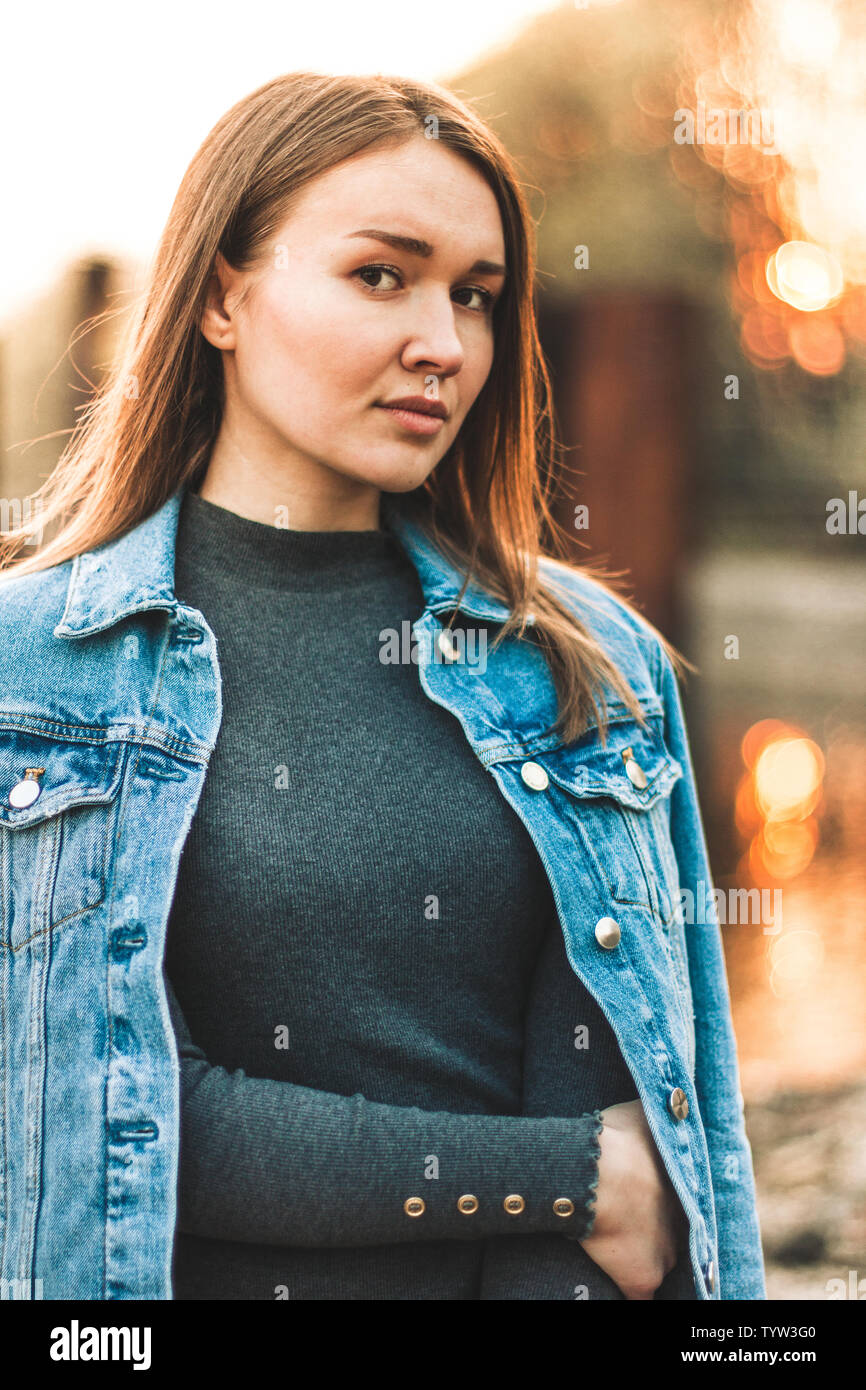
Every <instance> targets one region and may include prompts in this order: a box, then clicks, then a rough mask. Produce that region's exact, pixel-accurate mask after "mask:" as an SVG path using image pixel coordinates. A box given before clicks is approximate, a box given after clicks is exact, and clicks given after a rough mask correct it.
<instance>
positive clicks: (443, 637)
mask: <svg viewBox="0 0 866 1390" xmlns="http://www.w3.org/2000/svg"><path fill="white" fill-rule="evenodd" d="M436 646H437V647H438V648H439V650H440V652H441V653H442V655H443V656H444V658H445V660H446V661H456V660H457V658H458V657H459V655H460V653H459V652H458V650H457V648H456V647H455V645H454V641H453V638H452V637H451V634H450V632H445V631H444V630H443V631H442V632H440V633H439V636H438V637H437V638H436Z"/></svg>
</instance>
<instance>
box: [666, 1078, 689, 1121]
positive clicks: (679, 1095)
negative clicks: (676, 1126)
mask: <svg viewBox="0 0 866 1390" xmlns="http://www.w3.org/2000/svg"><path fill="white" fill-rule="evenodd" d="M668 1108H669V1109H670V1112H671V1114H672V1115H673V1117H674V1119H675V1120H684V1119H685V1118H686V1116H687V1115H688V1113H689V1103H688V1100H687V1099H686V1093H685V1091H683V1090H681V1089H680V1087H679V1086H677V1087H676V1088H675V1089H674V1090H673V1091H671V1093H670V1095H669V1096H668Z"/></svg>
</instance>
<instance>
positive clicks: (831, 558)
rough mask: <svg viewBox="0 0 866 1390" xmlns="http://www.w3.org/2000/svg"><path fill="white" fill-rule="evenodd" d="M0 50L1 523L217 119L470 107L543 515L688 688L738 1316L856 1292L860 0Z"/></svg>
mask: <svg viewBox="0 0 866 1390" xmlns="http://www.w3.org/2000/svg"><path fill="white" fill-rule="evenodd" d="M239 23H242V24H243V26H244V27H243V29H242V30H240V29H239ZM6 30H7V53H8V54H10V55H11V54H14V55H15V62H14V64H13V63H9V64H8V71H7V74H6V78H5V79H4V91H3V93H2V97H0V109H3V108H5V109H4V110H3V115H4V117H5V120H4V129H5V131H6V140H5V142H4V146H5V148H4V173H5V178H4V185H5V188H6V193H7V212H6V217H5V218H4V219H3V223H2V226H0V238H2V241H3V242H4V243H5V245H4V246H3V253H4V254H3V260H2V264H3V275H2V283H0V443H2V451H0V494H2V495H0V530H4V531H5V530H7V529H9V528H10V527H11V526H13V525H17V524H19V523H20V521H21V519H22V518H24V519H26V518H28V516H29V515H30V512H29V510H28V509H29V507H30V503H29V494H30V493H31V492H32V491H33V490H34V489H35V488H36V487H38V486H39V485H40V483H41V481H42V480H43V479H44V478H45V477H46V476H47V475H48V474H49V473H50V471H51V469H52V468H53V466H54V464H55V463H56V461H57V458H58V457H59V454H60V451H61V449H62V447H63V443H64V442H65V438H66V434H65V433H64V432H65V431H68V430H69V429H70V427H71V426H72V424H73V422H74V420H75V418H76V412H77V411H78V410H79V409H80V408H81V407H82V406H83V405H84V404H86V402H87V400H88V399H89V394H90V392H91V391H92V389H93V387H94V386H95V385H96V384H98V382H99V380H100V376H101V373H102V371H103V370H104V368H105V366H106V364H107V363H108V362H109V361H110V359H111V354H112V351H113V347H114V344H115V342H116V336H115V334H116V322H117V321H115V322H109V323H107V324H106V323H103V324H100V325H99V326H98V327H96V328H95V329H93V330H91V331H87V329H88V320H90V319H92V317H93V316H94V315H98V314H101V313H102V312H103V311H104V310H105V309H106V308H113V309H122V308H123V307H124V306H125V305H128V304H129V303H131V301H132V299H133V298H134V296H135V295H136V293H138V292H139V291H140V289H141V288H142V285H143V283H144V281H143V276H144V271H145V269H146V266H147V262H148V261H149V259H150V256H151V255H152V253H153V250H154V248H155V245H156V242H157V239H158V237H159V234H160V231H161V228H162V225H163V223H164V221H165V218H166V217H167V214H168V211H169V207H170V204H171V201H172V199H173V197H174V193H175V190H176V187H177V184H178V182H179V180H180V178H181V176H182V174H183V171H184V169H185V167H186V165H187V163H188V162H189V160H190V158H191V157H192V155H193V153H194V152H195V150H196V148H197V147H198V145H199V143H200V142H201V140H202V139H203V138H204V136H205V134H206V133H207V131H208V130H209V129H210V127H211V125H212V124H213V123H214V121H216V120H217V119H218V117H219V116H220V115H221V114H222V113H223V111H225V110H226V109H227V108H228V107H229V106H230V105H231V104H232V103H233V102H234V101H235V100H237V99H238V98H239V97H241V96H242V95H244V94H245V93H247V92H249V91H251V90H252V89H253V88H254V87H256V86H258V85H260V84H261V83H262V82H265V81H267V80H268V79H269V78H271V77H273V76H275V75H277V74H278V73H280V72H286V71H290V70H293V69H298V68H304V67H309V68H316V69H319V70H324V71H332V72H349V71H356V72H373V71H381V72H389V71H391V72H399V73H403V74H407V75H414V76H418V77H424V78H432V79H434V80H437V81H440V82H442V83H444V84H445V85H446V86H448V87H450V88H451V89H452V90H454V91H456V92H457V94H458V95H460V96H462V97H464V98H469V99H471V100H472V101H473V102H474V103H475V104H476V106H477V109H478V110H479V112H480V113H481V114H482V115H483V116H484V117H485V119H487V120H488V121H489V122H490V123H491V125H492V126H493V127H494V128H495V129H496V130H497V131H498V133H499V134H500V136H501V137H502V139H503V140H504V142H505V144H506V145H507V146H508V148H509V149H510V150H511V152H512V154H513V155H514V156H515V158H516V160H517V161H518V165H519V168H520V171H521V176H522V178H523V181H524V185H525V187H526V189H527V192H528V195H529V199H530V204H531V207H532V210H533V214H534V216H535V217H536V219H537V223H538V240H539V276H538V300H537V302H538V312H539V321H540V326H541V335H542V342H543V345H544V349H545V353H546V355H547V358H548V362H549V365H550V368H551V372H552V375H553V379H554V386H555V392H556V404H557V412H558V416H559V425H560V431H561V435H562V438H563V440H564V442H565V444H566V446H567V450H566V453H565V460H566V463H565V466H564V468H563V469H562V470H561V475H560V477H559V482H558V494H557V504H556V511H557V518H558V520H559V522H560V523H561V525H562V526H563V527H564V528H565V529H566V530H567V531H568V533H569V536H570V537H571V538H573V546H574V555H575V557H576V558H578V559H582V558H584V559H585V558H588V557H592V558H603V559H605V560H606V561H607V562H608V563H609V565H610V566H611V567H612V568H614V569H617V570H623V571H625V572H626V575H627V579H626V583H625V592H627V593H629V594H630V595H631V596H633V598H634V600H635V601H636V602H637V604H638V605H639V606H640V607H641V608H642V610H643V611H644V612H645V613H646V614H647V616H648V617H649V618H650V619H651V620H652V621H653V622H655V623H656V624H657V625H658V626H659V627H660V628H661V629H662V630H663V631H664V633H665V634H666V635H667V636H668V637H669V638H670V639H671V640H672V641H673V642H674V643H675V644H676V645H677V646H678V647H679V649H680V650H681V651H682V652H683V653H684V655H686V656H687V657H688V658H689V659H690V660H691V661H692V662H693V663H694V664H695V665H696V666H697V667H698V674H697V675H694V676H691V677H690V678H689V680H688V682H687V685H686V688H685V692H684V697H685V704H686V712H687V718H688V722H689V728H690V733H691V739H692V745H693V753H694V758H695V763H696V767H697V773H698V785H699V788H700V793H701V801H702V807H703V811H704V817H705V822H706V827H707V833H708V838H709V841H710V851H711V858H712V864H713V870H714V877H715V882H716V885H717V888H718V890H719V891H720V893H721V895H722V896H721V902H720V915H721V916H722V920H723V922H725V926H724V927H723V934H724V942H725V951H726V956H727V961H728V970H729V976H730V982H731V991H732V996H733V1008H734V1022H735V1026H736V1031H737V1037H738V1043H739V1050H740V1062H741V1068H742V1078H743V1090H744V1095H745V1099H746V1119H747V1126H748V1130H749V1134H750V1137H751V1140H752V1145H753V1150H754V1154H755V1163H756V1171H757V1179H758V1188H759V1200H760V1213H761V1221H762V1228H763V1235H764V1246H765V1254H766V1258H767V1272H768V1292H769V1296H770V1298H771V1299H778V1298H786V1297H794V1298H802V1299H814V1300H819V1299H827V1298H830V1297H836V1298H838V1297H849V1298H850V1297H858V1296H859V1297H861V1298H864V1297H866V1142H864V1134H866V1065H864V1064H866V985H864V980H866V933H864V916H866V852H864V845H866V704H864V688H866V622H864V615H866V565H864V550H866V467H864V430H866V394H864V385H866V177H864V174H866V167H864V156H863V151H864V149H866V82H864V73H866V9H864V7H863V5H862V0H603V2H602V3H590V2H588V3H580V0H577V3H574V0H572V3H569V4H560V5H556V4H548V5H543V4H540V3H533V2H532V0H497V3H496V4H493V3H492V0H476V3H475V4H474V5H473V6H472V7H467V6H465V5H462V4H458V3H457V0H442V2H441V3H439V4H437V6H436V7H435V10H432V11H431V10H430V9H428V7H420V8H419V9H418V10H417V11H413V10H412V9H411V8H410V9H408V10H407V9H406V7H405V4H403V3H396V2H395V0H383V3H371V4H367V5H365V6H364V7H362V8H358V7H355V6H351V5H349V4H348V3H346V4H345V5H343V4H331V5H327V6H322V7H319V13H318V14H304V15H300V14H296V13H292V11H291V9H290V8H289V9H288V10H287V12H286V13H284V14H277V13H275V12H274V11H272V9H271V7H270V5H269V4H267V3H260V0H248V2H247V4H246V5H245V6H244V9H243V16H242V20H240V21H239V18H238V12H237V9H236V7H231V8H230V7H229V6H228V5H227V4H223V3H217V4H208V5H207V7H205V6H204V5H203V4H199V3H188V4H187V5H186V6H184V7H183V8H182V9H180V10H178V7H176V6H169V5H168V4H167V3H165V0H155V3H154V4H152V5H151V7H150V8H149V11H148V16H147V24H146V28H144V27H143V26H142V24H141V16H140V15H137V14H136V12H135V11H134V10H129V11H126V10H119V9H118V8H117V7H115V6H109V5H108V4H87V3H85V4H83V5H79V6H77V7H75V10H74V12H73V11H71V10H69V9H67V8H66V7H63V8H61V6H60V5H59V3H58V4H57V5H56V6H52V5H50V4H49V5H48V6H47V7H46V6H43V7H41V8H40V10H39V12H38V14H37V13H36V12H35V11H34V12H31V13H30V14H29V15H28V14H27V13H26V12H25V11H24V10H23V9H21V10H19V13H18V14H17V15H16V16H15V17H14V18H10V19H9V21H8V24H6ZM25 553H26V552H25ZM861 1280H862V1281H863V1282H862V1284H861V1282H860V1281H861ZM831 1281H837V1282H835V1283H834V1282H831Z"/></svg>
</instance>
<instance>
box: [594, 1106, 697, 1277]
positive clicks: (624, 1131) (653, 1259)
mask: <svg viewBox="0 0 866 1390" xmlns="http://www.w3.org/2000/svg"><path fill="white" fill-rule="evenodd" d="M601 1117H602V1120H603V1121H604V1128H603V1129H602V1131H601V1133H600V1134H599V1136H598V1142H599V1145H600V1146H601V1157H600V1159H599V1160H598V1173H599V1177H598V1187H597V1189H596V1203H595V1212H596V1215H595V1223H594V1225H593V1228H592V1234H591V1235H589V1236H587V1237H586V1238H585V1239H584V1240H581V1241H580V1244H581V1245H582V1246H583V1248H584V1250H585V1251H586V1253H587V1255H589V1257H590V1259H591V1260H594V1261H595V1263H596V1264H597V1265H599V1266H600V1267H601V1268H602V1269H603V1270H604V1272H605V1273H606V1274H608V1275H609V1276H610V1278H611V1279H612V1280H613V1281H614V1283H615V1284H617V1285H618V1286H619V1288H620V1289H621V1290H622V1292H623V1293H624V1294H625V1296H626V1298H627V1299H651V1298H652V1297H653V1294H654V1293H655V1291H656V1289H657V1288H658V1287H659V1285H660V1284H661V1282H662V1280H663V1279H664V1277H665V1275H666V1274H669V1273H670V1271H671V1270H672V1269H673V1267H674V1265H675V1264H676V1261H677V1252H678V1249H679V1246H680V1244H681V1242H682V1241H683V1240H684V1238H685V1235H686V1232H687V1230H688V1222H687V1220H686V1216H685V1213H684V1211H683V1209H682V1206H681V1204H680V1200H679V1198H678V1197H677V1195H676V1193H675V1191H674V1189H673V1187H672V1185H671V1182H670V1179H669V1178H668V1175H667V1173H666V1171H665V1166H664V1164H663V1162H662V1160H661V1155H660V1154H659V1152H658V1149H657V1148H656V1146H655V1142H654V1140H653V1137H652V1134H651V1132H650V1128H649V1125H648V1124H647V1120H646V1115H645V1114H644V1110H643V1106H642V1105H641V1103H640V1101H639V1100H630V1101H627V1102H625V1103H624V1104H622V1105H611V1106H609V1107H608V1109H607V1110H602V1111H601Z"/></svg>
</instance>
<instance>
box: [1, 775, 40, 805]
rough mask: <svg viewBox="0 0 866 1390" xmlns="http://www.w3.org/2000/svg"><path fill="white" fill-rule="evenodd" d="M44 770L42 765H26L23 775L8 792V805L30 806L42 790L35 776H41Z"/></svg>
mask: <svg viewBox="0 0 866 1390" xmlns="http://www.w3.org/2000/svg"><path fill="white" fill-rule="evenodd" d="M44 771H45V768H44V767H27V768H25V769H24V777H23V779H22V780H21V781H20V782H16V783H15V786H14V787H13V788H12V790H11V792H10V793H9V805H10V806H17V807H19V808H21V807H24V806H32V805H33V802H34V801H35V800H36V798H37V797H38V796H39V794H40V793H41V791H42V788H41V787H40V785H39V783H38V782H37V780H36V778H37V777H41V776H42V774H43V772H44Z"/></svg>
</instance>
